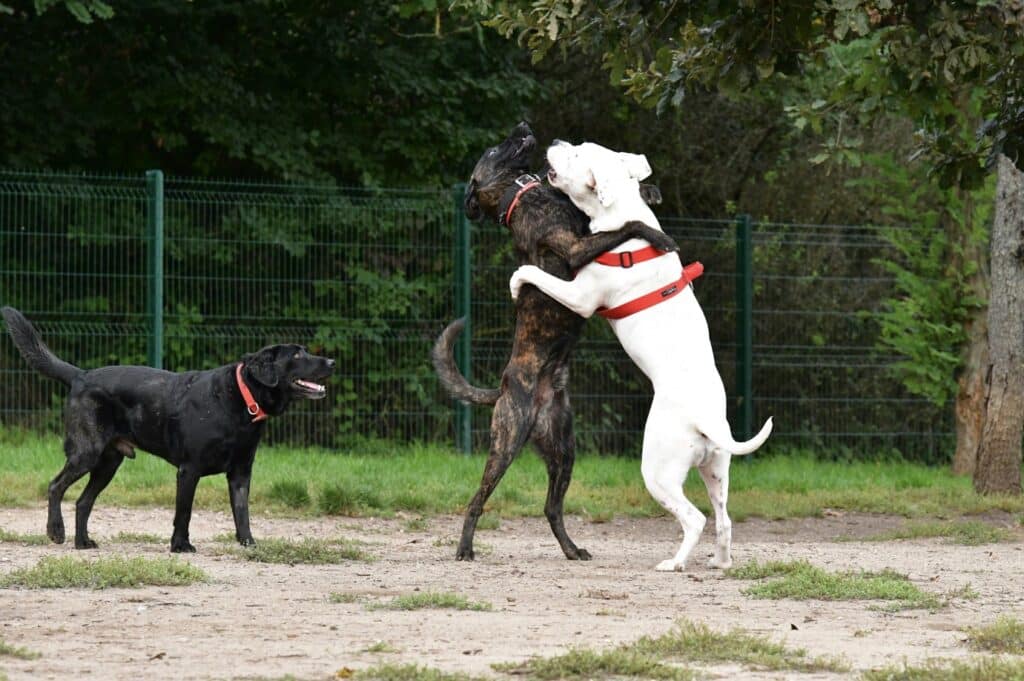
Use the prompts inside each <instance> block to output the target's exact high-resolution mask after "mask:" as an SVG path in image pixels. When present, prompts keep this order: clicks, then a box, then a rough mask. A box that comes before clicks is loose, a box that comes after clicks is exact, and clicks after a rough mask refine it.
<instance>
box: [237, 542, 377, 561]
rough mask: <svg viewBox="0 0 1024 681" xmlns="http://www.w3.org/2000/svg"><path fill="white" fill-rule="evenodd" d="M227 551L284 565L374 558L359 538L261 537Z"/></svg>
mask: <svg viewBox="0 0 1024 681" xmlns="http://www.w3.org/2000/svg"><path fill="white" fill-rule="evenodd" d="M225 553H227V554H229V555H233V556H239V557H241V558H245V559H246V560H248V561H252V562H254V563H278V564H284V565H332V564H335V563H343V562H345V561H350V560H362V561H368V560H372V558H371V556H370V555H369V554H368V553H366V552H365V551H363V550H362V548H360V546H359V544H358V543H357V542H355V541H352V540H348V539H336V540H332V541H326V540H323V539H312V538H306V539H303V540H301V541H292V540H291V539H274V538H270V539H261V540H260V541H258V542H256V544H255V545H254V546H246V547H241V546H239V547H231V548H229V549H226V550H225Z"/></svg>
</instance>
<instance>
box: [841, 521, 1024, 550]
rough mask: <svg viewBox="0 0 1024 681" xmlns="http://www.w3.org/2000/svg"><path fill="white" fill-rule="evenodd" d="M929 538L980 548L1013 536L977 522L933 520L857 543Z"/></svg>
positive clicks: (908, 525) (910, 525)
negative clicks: (939, 538)
mask: <svg viewBox="0 0 1024 681" xmlns="http://www.w3.org/2000/svg"><path fill="white" fill-rule="evenodd" d="M931 537H944V538H946V539H947V540H948V543H950V544H962V545H964V546H980V545H982V544H996V543H999V542H1004V541H1010V540H1011V539H1012V538H1013V534H1011V533H1010V531H1009V530H1006V529H1003V528H1001V527H995V526H994V525H989V524H988V523H983V522H980V521H977V520H969V521H964V522H943V521H938V520H933V521H918V522H910V523H907V524H905V525H904V526H903V527H900V528H898V529H896V530H893V531H891V532H883V533H881V534H876V535H872V536H870V537H866V538H864V539H859V540H857V541H893V540H897V539H928V538H931Z"/></svg>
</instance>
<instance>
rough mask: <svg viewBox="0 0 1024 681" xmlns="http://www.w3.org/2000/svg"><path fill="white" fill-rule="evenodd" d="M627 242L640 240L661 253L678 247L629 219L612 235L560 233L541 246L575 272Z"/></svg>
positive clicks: (605, 233) (662, 234) (662, 233)
mask: <svg viewBox="0 0 1024 681" xmlns="http://www.w3.org/2000/svg"><path fill="white" fill-rule="evenodd" d="M630 239H643V240H645V241H647V242H648V243H650V244H651V245H652V246H654V247H655V248H657V249H659V250H662V251H678V250H679V245H678V244H677V243H676V242H675V240H673V239H672V237H670V236H669V235H667V234H665V233H664V232H662V231H659V230H657V229H654V228H653V227H649V226H648V225H646V224H644V223H643V222H639V221H637V220H630V221H629V222H627V223H626V224H624V225H623V226H622V228H621V229H617V230H615V231H614V232H598V233H597V234H588V235H587V236H576V235H575V234H572V233H570V232H568V231H559V232H555V233H553V234H550V235H548V236H547V237H546V238H545V239H544V241H543V243H544V245H545V246H547V247H548V248H550V249H551V250H552V251H554V252H555V253H557V254H558V256H559V257H560V258H562V259H563V260H565V262H566V263H567V264H568V265H569V267H570V268H572V269H574V270H577V269H579V268H581V267H583V266H584V265H586V264H587V263H589V262H590V261H591V260H593V259H594V258H596V257H597V256H599V255H601V254H602V253H604V252H606V251H609V250H611V249H613V248H615V247H616V246H621V245H622V244H623V243H625V242H627V241H629V240H630Z"/></svg>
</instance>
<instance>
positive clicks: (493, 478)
mask: <svg viewBox="0 0 1024 681" xmlns="http://www.w3.org/2000/svg"><path fill="white" fill-rule="evenodd" d="M503 380H504V382H505V385H506V389H505V390H503V391H502V395H501V397H499V398H498V402H497V403H496V404H495V405H494V413H493V414H492V415H491V450H490V454H488V456H487V465H486V466H485V467H484V475H483V479H482V480H481V481H480V488H479V489H478V490H477V492H476V495H474V496H473V500H472V501H470V502H469V507H468V508H467V509H466V519H465V521H464V522H463V525H462V538H461V539H460V540H459V549H458V551H457V552H456V553H455V559H456V560H473V559H474V557H475V556H474V554H473V534H474V533H475V532H476V523H477V521H478V520H479V519H480V516H481V514H483V512H484V504H485V503H487V499H488V498H489V497H490V496H491V493H492V492H494V488H495V487H497V486H498V482H499V481H500V480H501V477H502V476H503V475H505V471H506V470H508V467H509V465H510V464H511V463H512V460H513V459H515V457H516V454H518V453H519V450H521V449H522V448H523V444H525V442H526V440H527V438H528V437H529V435H530V431H531V429H532V428H533V420H534V418H535V409H534V407H533V404H532V400H531V395H532V394H533V391H534V388H535V386H536V378H535V377H532V376H523V375H522V374H519V375H509V374H507V375H506V376H505V377H504V379H503Z"/></svg>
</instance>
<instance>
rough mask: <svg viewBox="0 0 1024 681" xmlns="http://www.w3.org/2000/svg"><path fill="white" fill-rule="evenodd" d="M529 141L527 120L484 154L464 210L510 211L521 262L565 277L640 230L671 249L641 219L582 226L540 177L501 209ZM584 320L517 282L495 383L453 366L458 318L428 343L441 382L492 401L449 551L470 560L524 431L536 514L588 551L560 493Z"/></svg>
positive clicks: (571, 547)
mask: <svg viewBox="0 0 1024 681" xmlns="http://www.w3.org/2000/svg"><path fill="white" fill-rule="evenodd" d="M535 146H536V139H535V138H534V136H533V133H532V132H531V130H530V127H529V126H528V125H527V124H526V123H520V124H519V125H518V126H516V128H515V129H514V130H513V131H512V133H511V134H510V135H509V136H508V138H506V139H505V141H504V142H502V143H501V144H499V145H498V146H496V147H492V148H491V149H488V150H487V151H486V152H485V153H484V155H483V156H482V157H481V158H480V160H479V161H478V162H477V164H476V168H474V170H473V175H472V178H471V179H470V182H469V185H468V186H467V187H466V196H465V211H466V215H467V216H468V217H469V218H470V219H471V220H479V219H481V218H483V217H487V218H490V219H491V220H494V221H496V222H502V221H503V220H504V218H506V217H507V218H508V225H507V226H508V228H509V231H510V232H511V233H512V238H513V240H514V242H515V248H516V255H517V258H518V260H519V263H520V264H527V263H529V264H533V265H537V266H539V267H541V268H542V269H544V270H545V271H547V272H549V273H551V274H553V275H555V276H557V277H561V278H563V279H569V278H571V276H572V272H573V271H574V270H576V269H579V268H580V267H582V266H583V265H585V264H586V263H588V262H590V261H591V260H593V259H594V258H595V257H597V256H598V255H600V254H601V253H604V252H605V251H607V250H609V249H611V248H614V247H616V246H618V245H620V244H622V243H623V242H625V241H627V240H629V239H632V238H640V239H645V240H647V241H649V242H650V243H651V244H652V245H654V246H656V247H657V248H660V249H664V250H669V251H675V250H678V246H677V245H676V243H675V242H674V241H672V239H670V238H669V237H667V236H666V235H665V234H664V233H663V232H660V231H658V230H655V229H652V228H650V227H648V226H647V225H645V224H643V223H640V222H632V223H628V224H627V225H625V226H624V227H623V228H622V229H621V230H618V231H615V232H603V233H598V234H590V232H589V229H588V228H587V223H588V220H587V218H586V216H584V215H583V213H581V212H580V211H579V210H577V208H576V207H575V206H574V205H573V204H572V202H571V201H569V200H568V199H567V198H566V196H565V195H564V194H562V193H561V192H559V191H558V190H556V189H552V188H551V187H548V186H545V185H541V186H538V187H536V188H534V189H531V190H529V191H527V192H525V193H522V194H520V195H519V200H518V202H517V204H516V207H515V209H514V211H513V212H512V213H511V215H510V216H509V215H508V213H509V206H510V205H511V204H512V202H513V200H514V199H515V197H516V195H517V194H519V190H520V189H521V185H522V181H521V180H520V183H518V184H517V182H516V180H517V179H520V178H521V176H522V175H523V174H524V173H525V172H526V171H527V169H528V168H529V157H530V153H531V152H532V151H533V149H534V147H535ZM654 191H656V190H654ZM585 321H586V320H584V319H583V318H582V317H580V316H579V315H577V314H575V313H574V312H571V311H570V310H569V309H567V308H565V307H563V306H562V305H561V304H559V303H557V302H555V301H554V300H552V299H551V298H549V297H547V296H546V295H545V294H543V293H541V292H540V291H539V290H538V289H536V288H534V287H533V286H527V287H525V288H524V289H523V291H522V293H521V294H520V296H519V299H518V300H517V301H516V327H515V339H514V342H513V346H512V356H511V357H510V358H509V361H508V364H507V365H506V366H505V370H504V371H503V372H502V376H501V388H500V389H497V390H487V389H481V388H476V387H474V386H472V385H470V384H469V383H468V382H467V381H466V379H465V377H463V376H462V374H461V373H460V372H459V370H458V367H457V366H456V365H455V360H454V357H453V352H452V350H453V345H454V342H455V339H456V338H457V336H458V335H459V332H460V331H461V330H462V328H463V325H464V322H463V320H461V319H459V320H456V321H454V322H452V323H451V324H450V325H449V326H448V327H447V328H446V329H445V330H444V332H442V334H441V336H440V337H439V338H438V340H437V343H436V344H435V345H434V349H433V351H432V353H431V357H432V360H433V362H434V367H435V368H436V370H437V373H438V376H439V378H440V381H441V383H442V385H444V387H445V389H446V390H447V391H448V392H449V393H450V394H451V395H452V396H453V397H455V398H457V399H460V400H463V401H467V402H473V403H477V404H493V405H494V413H493V415H492V417H491V449H490V454H489V455H488V458H487V465H486V467H485V468H484V474H483V479H482V480H481V482H480V488H479V489H478V490H477V493H476V495H475V496H474V497H473V499H472V501H470V503H469V507H468V508H467V509H466V519H465V522H464V524H463V526H462V538H461V540H460V542H459V548H458V551H457V552H456V554H455V558H456V560H473V558H474V554H473V534H474V532H475V531H476V524H477V521H478V520H479V518H480V515H481V514H482V513H483V508H484V504H485V503H486V502H487V499H488V497H490V495H491V493H492V492H493V491H494V488H495V487H497V485H498V482H499V481H500V480H501V477H502V476H503V475H504V473H505V471H506V470H507V469H508V467H509V465H510V464H511V463H512V460H513V459H514V458H515V456H516V454H518V453H519V450H520V449H522V447H523V445H524V444H526V442H527V440H532V441H533V443H534V445H535V446H536V448H537V451H538V452H539V453H540V455H541V457H542V458H543V459H544V461H545V463H546V464H547V469H548V494H547V501H546V503H545V505H544V514H545V515H546V516H547V519H548V522H549V523H550V524H551V531H552V532H554V534H555V538H556V539H558V543H559V544H560V545H561V547H562V551H563V552H564V553H565V557H566V558H568V559H569V560H589V559H590V554H589V553H588V552H587V551H585V550H584V549H581V548H579V547H577V546H576V545H575V544H574V543H573V541H572V540H571V539H570V538H569V535H568V534H566V531H565V525H564V523H563V520H562V500H563V498H564V497H565V491H566V489H568V487H569V480H570V478H571V477H572V467H573V462H574V460H575V455H576V452H575V447H576V442H575V437H574V435H573V429H572V409H571V408H570V406H569V393H568V388H567V386H568V382H569V356H570V354H571V353H572V349H573V348H574V347H575V345H576V342H577V341H578V340H579V337H580V332H581V331H582V329H583V324H584V323H585Z"/></svg>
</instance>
